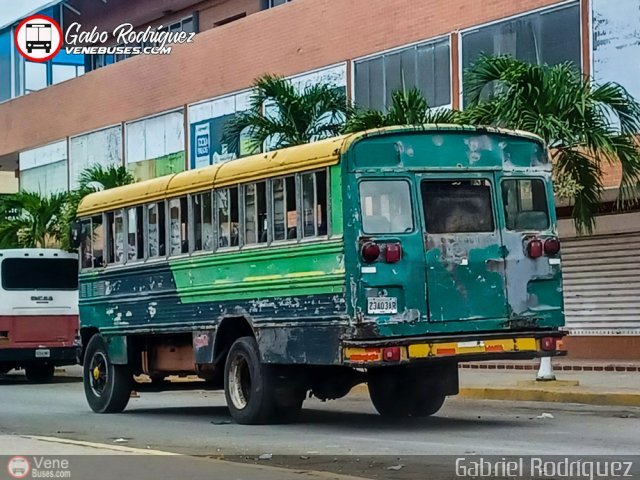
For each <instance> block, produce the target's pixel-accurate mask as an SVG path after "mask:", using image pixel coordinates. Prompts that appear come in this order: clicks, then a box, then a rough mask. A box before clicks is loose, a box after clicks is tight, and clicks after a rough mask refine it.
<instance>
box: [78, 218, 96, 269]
mask: <svg viewBox="0 0 640 480" xmlns="http://www.w3.org/2000/svg"><path fill="white" fill-rule="evenodd" d="M80 232H81V240H82V242H81V243H80V262H81V263H80V265H81V266H82V268H91V267H92V266H93V261H92V258H93V255H92V253H91V219H88V220H81V221H80Z"/></svg>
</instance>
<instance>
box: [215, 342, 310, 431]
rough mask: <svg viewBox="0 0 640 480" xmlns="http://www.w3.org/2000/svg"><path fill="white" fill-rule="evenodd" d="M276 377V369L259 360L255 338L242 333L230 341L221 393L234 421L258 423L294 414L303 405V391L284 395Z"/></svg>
mask: <svg viewBox="0 0 640 480" xmlns="http://www.w3.org/2000/svg"><path fill="white" fill-rule="evenodd" d="M277 381H278V379H277V375H276V369H275V368H274V367H273V366H270V365H266V364H264V363H262V361H261V360H260V350H259V348H258V343H257V342H256V340H255V338H253V337H241V338H239V339H237V340H236V341H235V342H234V343H233V345H232V346H231V348H230V349H229V353H228V354H227V361H226V363H225V366H224V394H225V398H226V400H227V406H228V407H229V412H230V413H231V416H232V417H233V419H234V420H235V421H236V422H238V423H240V424H243V425H260V424H268V423H276V422H282V421H288V420H290V419H292V418H293V417H295V415H296V414H297V413H298V412H299V411H300V409H301V408H302V401H303V400H304V392H303V394H302V396H300V395H298V392H297V391H296V390H293V389H292V390H291V394H292V395H295V398H293V397H290V396H288V395H287V396H286V398H285V397H283V396H282V393H281V392H282V390H280V389H278V388H277ZM287 390H288V389H287Z"/></svg>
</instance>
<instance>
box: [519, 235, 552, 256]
mask: <svg viewBox="0 0 640 480" xmlns="http://www.w3.org/2000/svg"><path fill="white" fill-rule="evenodd" d="M526 251H527V255H528V256H529V257H530V258H539V257H541V256H542V255H543V254H545V255H547V256H549V257H553V256H554V255H557V254H558V252H559V251H560V240H558V239H557V238H556V237H550V238H547V239H545V240H543V239H540V238H537V237H534V238H531V239H529V240H528V241H527V243H526Z"/></svg>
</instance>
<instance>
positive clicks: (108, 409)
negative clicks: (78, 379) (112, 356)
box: [82, 335, 133, 413]
mask: <svg viewBox="0 0 640 480" xmlns="http://www.w3.org/2000/svg"><path fill="white" fill-rule="evenodd" d="M82 370H83V374H82V378H83V383H84V393H85V396H86V397H87V402H88V403H89V407H91V410H93V411H94V412H96V413H120V412H122V411H123V410H124V409H125V407H126V406H127V403H129V398H130V397H131V390H132V388H133V375H132V373H131V370H130V369H129V366H128V365H114V364H113V363H111V361H110V360H109V354H108V352H107V344H106V342H105V341H104V338H103V337H102V336H101V335H94V336H93V337H91V340H89V344H88V345H87V350H86V352H85V357H84V365H83V368H82Z"/></svg>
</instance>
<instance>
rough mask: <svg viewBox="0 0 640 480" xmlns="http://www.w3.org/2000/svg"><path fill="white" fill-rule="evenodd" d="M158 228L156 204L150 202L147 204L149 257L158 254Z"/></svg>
mask: <svg viewBox="0 0 640 480" xmlns="http://www.w3.org/2000/svg"><path fill="white" fill-rule="evenodd" d="M158 228H159V218H158V204H156V203H152V204H151V205H147V239H148V240H147V241H148V243H147V255H148V256H149V258H153V257H157V256H159V255H160V249H159V244H158V240H159V237H158V233H159V232H158Z"/></svg>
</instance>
